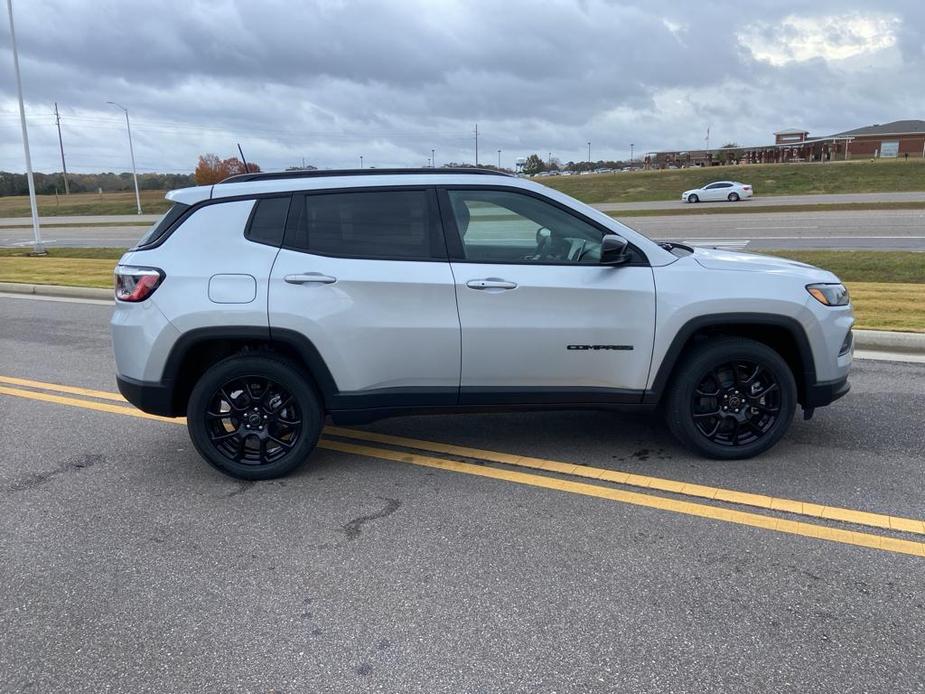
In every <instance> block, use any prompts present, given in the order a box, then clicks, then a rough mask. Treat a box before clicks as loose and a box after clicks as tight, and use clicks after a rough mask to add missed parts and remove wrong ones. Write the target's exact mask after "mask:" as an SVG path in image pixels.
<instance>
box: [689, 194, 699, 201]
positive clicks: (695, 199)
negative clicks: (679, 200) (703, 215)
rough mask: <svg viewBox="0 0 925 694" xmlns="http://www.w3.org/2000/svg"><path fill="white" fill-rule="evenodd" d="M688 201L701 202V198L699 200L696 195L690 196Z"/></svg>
mask: <svg viewBox="0 0 925 694" xmlns="http://www.w3.org/2000/svg"><path fill="white" fill-rule="evenodd" d="M687 201H688V202H700V198H698V197H697V196H696V195H688V196H687Z"/></svg>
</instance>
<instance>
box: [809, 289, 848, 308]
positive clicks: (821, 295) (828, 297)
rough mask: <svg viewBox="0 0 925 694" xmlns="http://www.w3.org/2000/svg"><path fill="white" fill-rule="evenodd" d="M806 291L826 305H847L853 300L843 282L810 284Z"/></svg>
mask: <svg viewBox="0 0 925 694" xmlns="http://www.w3.org/2000/svg"><path fill="white" fill-rule="evenodd" d="M806 291H808V292H809V293H810V294H812V295H813V298H814V299H816V301H818V302H819V303H820V304H825V305H826V306H847V305H848V303H849V302H850V301H851V299H850V297H849V296H848V290H847V289H846V288H845V285H843V284H808V285H806Z"/></svg>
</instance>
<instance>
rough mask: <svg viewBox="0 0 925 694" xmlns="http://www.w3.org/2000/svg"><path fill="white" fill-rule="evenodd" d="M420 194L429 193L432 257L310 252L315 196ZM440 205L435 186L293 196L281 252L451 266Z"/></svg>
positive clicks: (327, 190)
mask: <svg viewBox="0 0 925 694" xmlns="http://www.w3.org/2000/svg"><path fill="white" fill-rule="evenodd" d="M413 191H421V192H426V193H427V203H428V211H429V220H428V237H429V246H430V256H429V257H422V258H412V257H405V256H380V255H375V256H367V255H354V254H339V253H322V252H320V251H318V250H312V249H311V240H310V239H309V238H308V220H307V218H306V215H305V208H306V205H307V204H308V201H309V199H310V198H311V197H312V196H316V195H334V194H348V193H390V192H413ZM440 210H441V208H440V205H439V202H438V200H437V191H436V189H435V188H434V187H433V186H426V185H425V186H421V185H417V186H369V187H363V188H320V189H317V190H305V191H299V192H298V193H293V194H292V203H291V205H290V208H289V216H288V219H287V222H286V231H285V233H284V234H283V243H282V248H285V249H286V250H289V251H293V252H295V253H305V254H307V255H316V256H319V257H324V258H344V259H348V260H349V259H353V260H386V261H402V262H411V263H415V262H417V263H433V262H448V253H447V247H446V236H445V234H444V232H443V224H442V221H441V218H440ZM296 236H299V237H301V240H302V241H304V245H299V244H298V243H295V242H294V237H296Z"/></svg>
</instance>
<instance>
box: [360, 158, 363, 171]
mask: <svg viewBox="0 0 925 694" xmlns="http://www.w3.org/2000/svg"><path fill="white" fill-rule="evenodd" d="M360 168H361V169H362V168H363V155H362V154H361V155H360Z"/></svg>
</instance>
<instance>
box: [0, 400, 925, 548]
mask: <svg viewBox="0 0 925 694" xmlns="http://www.w3.org/2000/svg"><path fill="white" fill-rule="evenodd" d="M0 395H11V396H15V397H21V398H27V399H30V400H38V401H41V402H48V403H54V404H58V405H68V406H72V407H79V408H82V409H87V410H94V411H98V412H107V413H110V414H120V415H126V416H130V417H138V418H141V419H152V420H155V421H160V422H167V423H170V424H184V423H185V420H183V419H179V418H177V419H172V418H168V417H158V416H155V415H150V414H147V413H145V412H141V411H140V410H137V409H135V408H132V407H124V406H120V405H110V404H107V403H101V402H94V401H90V400H81V399H78V398H68V397H63V396H59V395H53V394H50V393H39V392H35V391H30V390H21V389H18V388H8V387H5V386H0ZM326 431H327V432H328V433H333V434H336V435H356V434H364V435H369V436H367V438H370V439H371V438H372V433H371V432H358V431H356V430H353V429H342V428H338V427H327V428H326ZM342 432H344V433H343V434H342ZM375 436H377V437H381V436H386V435H384V434H375ZM388 438H390V439H396V440H401V441H405V442H409V441H415V440H414V439H404V438H402V437H388ZM391 443H395V441H391ZM417 443H421V442H417ZM425 443H430V442H425ZM433 445H434V446H443V447H446V448H453V449H457V451H456V452H458V451H459V450H467V451H469V452H474V451H476V450H478V449H466V448H464V447H457V446H450V444H436V443H435V444H433ZM318 447H319V448H324V449H328V450H333V451H339V452H343V453H353V454H355V455H363V456H367V457H372V458H380V459H383V460H390V461H395V462H402V463H410V464H413V465H419V466H423V467H429V468H437V469H441V470H448V471H452V472H460V473H465V474H470V475H476V476H479V477H488V478H492V479H498V480H505V481H508V482H515V483H518V484H525V485H530V486H534V487H540V488H544V489H552V490H558V491H564V492H570V493H573V494H581V495H583V496H590V497H597V498H601V499H609V500H612V501H619V502H622V503H627V504H631V505H634V506H643V507H646V508H654V509H660V510H665V511H672V512H674V513H680V514H684V515H689V516H697V517H700V518H707V519H711V520H719V521H724V522H727V523H734V524H737V525H746V526H750V527H754V528H762V529H765V530H774V531H776V532H781V533H786V534H790V535H801V536H803V537H811V538H816V539H822V540H828V541H830V542H838V543H842V544H848V545H855V546H858V547H868V548H872V549H880V550H884V551H887V552H895V553H899V554H908V555H912V556H917V557H925V543H920V542H912V541H910V540H901V539H896V538H891V537H882V536H879V535H871V534H868V533H860V532H856V531H853V530H842V529H838V528H829V527H826V526H822V525H816V524H812V523H804V522H801V521H790V520H784V519H779V518H774V517H772V516H765V515H761V514H756V513H749V512H744V511H737V510H733V509H727V508H721V507H717V506H711V505H707V504H698V503H694V502H690V501H683V500H678V499H672V498H667V497H661V496H654V495H649V494H643V493H639V492H629V491H625V490H622V489H617V488H613V487H604V486H598V485H593V484H588V483H585V482H573V481H571V480H563V479H559V478H555V477H546V476H543V475H533V474H529V473H524V472H518V471H514V470H504V469H498V468H492V467H486V466H484V465H474V464H472V463H463V462H459V461H454V460H446V459H443V458H434V457H431V456H424V455H418V454H416V453H404V452H401V451H395V450H391V449H384V448H373V447H371V446H365V445H357V444H354V443H348V442H344V441H336V440H331V439H321V440H320V441H319V442H318ZM441 452H449V451H441ZM485 453H491V452H490V451H485ZM497 455H498V457H507V458H509V459H512V458H522V456H506V454H497ZM466 457H476V456H468V455H467V456H466ZM485 459H488V458H485ZM496 462H501V461H496ZM545 462H547V463H555V465H553V466H551V467H550V468H549V470H551V471H556V472H558V471H561V469H555V468H557V466H559V465H563V466H568V465H569V464H568V463H557V462H556V461H545ZM508 464H512V463H510V462H508ZM572 467H579V468H580V467H582V466H572ZM540 469H547V468H540ZM605 472H609V471H605ZM624 474H625V473H624ZM596 479H602V480H604V478H603V477H599V478H596ZM605 481H615V480H605ZM624 483H625V482H624ZM650 488H651V487H650ZM714 498H715V497H714ZM733 503H735V502H733ZM823 508H825V507H823ZM771 510H775V509H771ZM843 510H845V511H847V510H848V509H843ZM856 513H859V512H856ZM872 515H873V514H872ZM822 517H826V518H830V519H832V520H839V519H838V518H834V517H833V516H832V515H831V514H829V515H827V516H822Z"/></svg>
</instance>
